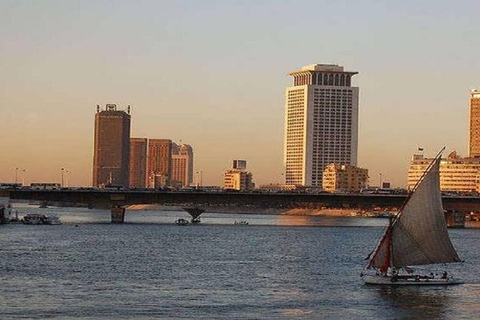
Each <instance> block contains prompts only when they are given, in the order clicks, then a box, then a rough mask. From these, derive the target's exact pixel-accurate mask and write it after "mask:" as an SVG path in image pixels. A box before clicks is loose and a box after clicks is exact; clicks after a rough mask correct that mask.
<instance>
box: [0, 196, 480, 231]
mask: <svg viewBox="0 0 480 320" xmlns="http://www.w3.org/2000/svg"><path fill="white" fill-rule="evenodd" d="M0 197H8V198H10V199H11V200H34V201H41V202H57V203H58V202H60V203H62V202H63V203H71V204H84V205H88V206H94V207H95V206H98V207H109V208H110V209H111V211H110V212H111V218H112V220H111V221H112V223H122V222H124V219H125V208H126V206H128V205H135V204H161V205H177V206H182V207H187V209H186V210H187V211H188V208H189V207H190V208H197V209H198V208H207V207H237V208H249V210H254V209H255V208H261V209H268V208H274V209H295V208H302V209H324V208H331V209H358V210H369V209H372V208H374V207H380V208H399V207H400V206H401V205H402V204H403V202H404V201H405V199H406V197H407V196H406V195H390V194H332V193H318V194H310V193H296V192H289V193H264V192H258V193H257V192H204V191H201V190H193V191H188V192H181V191H153V190H149V191H139V190H106V189H91V190H80V189H77V190H75V189H66V190H31V189H10V190H0ZM442 201H443V205H444V208H445V209H446V210H449V211H457V212H472V211H473V212H480V197H474V196H457V197H455V196H444V197H443V199H442ZM197 211H198V210H197Z"/></svg>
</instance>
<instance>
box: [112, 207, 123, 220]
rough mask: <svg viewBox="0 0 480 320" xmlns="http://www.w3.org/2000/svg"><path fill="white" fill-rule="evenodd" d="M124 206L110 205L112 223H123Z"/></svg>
mask: <svg viewBox="0 0 480 320" xmlns="http://www.w3.org/2000/svg"><path fill="white" fill-rule="evenodd" d="M125 211H126V210H125V206H112V208H111V209H110V214H111V217H112V220H111V222H112V223H124V222H125Z"/></svg>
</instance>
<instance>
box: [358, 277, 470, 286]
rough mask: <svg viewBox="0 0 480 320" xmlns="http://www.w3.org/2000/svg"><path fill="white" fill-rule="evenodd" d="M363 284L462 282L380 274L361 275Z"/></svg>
mask: <svg viewBox="0 0 480 320" xmlns="http://www.w3.org/2000/svg"><path fill="white" fill-rule="evenodd" d="M362 279H363V281H364V282H365V284H369V285H370V284H372V285H391V286H404V285H413V286H439V285H440V286H445V285H454V284H462V283H463V282H461V281H459V280H457V279H453V278H450V277H449V278H446V279H442V278H433V279H432V278H428V277H408V278H393V277H391V276H382V275H363V276H362Z"/></svg>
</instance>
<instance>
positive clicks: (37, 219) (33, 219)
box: [22, 213, 45, 224]
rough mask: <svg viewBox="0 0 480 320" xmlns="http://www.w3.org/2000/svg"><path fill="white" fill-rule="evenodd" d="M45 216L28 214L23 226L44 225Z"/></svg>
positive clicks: (24, 218)
mask: <svg viewBox="0 0 480 320" xmlns="http://www.w3.org/2000/svg"><path fill="white" fill-rule="evenodd" d="M44 216H45V215H43V214H36V213H28V214H26V215H25V216H24V217H23V219H22V223H23V224H43V217H44Z"/></svg>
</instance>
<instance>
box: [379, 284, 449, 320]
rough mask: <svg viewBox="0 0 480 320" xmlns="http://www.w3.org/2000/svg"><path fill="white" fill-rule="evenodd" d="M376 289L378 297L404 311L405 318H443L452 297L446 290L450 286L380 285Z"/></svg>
mask: <svg viewBox="0 0 480 320" xmlns="http://www.w3.org/2000/svg"><path fill="white" fill-rule="evenodd" d="M377 290H378V291H377V293H378V295H379V296H380V298H381V299H383V300H385V301H386V302H387V303H389V304H390V306H389V307H392V308H394V309H399V310H401V311H403V312H406V315H405V317H407V318H433V319H439V318H443V317H444V316H445V310H446V309H447V308H449V307H450V304H451V303H452V298H451V297H450V295H449V294H448V293H447V292H446V291H449V290H450V288H447V287H445V286H441V287H415V286H413V287H399V286H381V287H379V288H377Z"/></svg>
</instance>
